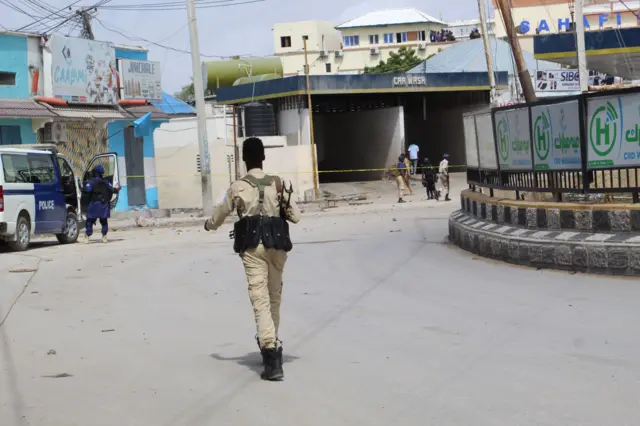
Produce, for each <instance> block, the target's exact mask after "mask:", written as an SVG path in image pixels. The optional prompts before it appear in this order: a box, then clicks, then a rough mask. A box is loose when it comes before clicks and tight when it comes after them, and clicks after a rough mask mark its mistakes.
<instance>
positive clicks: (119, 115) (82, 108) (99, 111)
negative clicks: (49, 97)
mask: <svg viewBox="0 0 640 426" xmlns="http://www.w3.org/2000/svg"><path fill="white" fill-rule="evenodd" d="M46 108H48V109H49V110H50V111H52V112H53V113H55V116H57V118H61V119H65V120H130V119H131V117H128V116H127V114H126V113H124V112H123V111H122V110H121V109H120V108H119V107H117V106H114V107H109V106H88V105H69V106H53V105H46Z"/></svg>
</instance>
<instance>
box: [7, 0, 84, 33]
mask: <svg viewBox="0 0 640 426" xmlns="http://www.w3.org/2000/svg"><path fill="white" fill-rule="evenodd" d="M81 1H82V0H77V1H75V2H74V3H71V4H69V5H67V6H64V7H62V8H60V9H58V10H57V11H56V13H55V14H56V15H58V14H59V13H60V12H62V11H63V10H65V9H71V8H72V7H73V6H75V5H76V4H78V3H80V2H81ZM58 16H60V15H58ZM54 20H55V19H54V18H48V19H47V21H48V22H49V23H50V22H52V21H54ZM42 21H43V20H42V19H35V20H34V21H33V22H32V23H30V24H27V25H24V26H22V27H20V28H18V29H17V30H16V31H24V30H26V29H28V28H30V27H33V26H36V25H38V24H42V23H43V22H42Z"/></svg>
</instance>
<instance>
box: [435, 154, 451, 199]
mask: <svg viewBox="0 0 640 426" xmlns="http://www.w3.org/2000/svg"><path fill="white" fill-rule="evenodd" d="M438 174H439V176H438V183H439V184H440V185H439V186H440V190H439V191H438V192H444V194H445V195H444V200H445V201H451V198H449V154H444V155H443V156H442V161H441V162H440V167H439V168H438ZM438 195H439V194H438Z"/></svg>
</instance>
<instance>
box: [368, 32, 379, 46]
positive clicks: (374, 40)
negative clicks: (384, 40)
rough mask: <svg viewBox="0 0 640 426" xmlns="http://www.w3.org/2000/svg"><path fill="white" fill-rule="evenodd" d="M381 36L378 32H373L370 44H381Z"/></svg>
mask: <svg viewBox="0 0 640 426" xmlns="http://www.w3.org/2000/svg"><path fill="white" fill-rule="evenodd" d="M379 43H380V36H378V34H373V35H370V36H369V44H379Z"/></svg>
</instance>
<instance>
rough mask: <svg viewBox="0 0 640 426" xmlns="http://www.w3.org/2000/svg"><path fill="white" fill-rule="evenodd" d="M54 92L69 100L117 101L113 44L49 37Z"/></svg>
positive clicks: (96, 102) (98, 102)
mask: <svg viewBox="0 0 640 426" xmlns="http://www.w3.org/2000/svg"><path fill="white" fill-rule="evenodd" d="M49 46H50V48H51V73H52V86H53V96H54V97H56V98H61V99H65V100H66V101H68V102H77V103H88V104H109V105H113V104H116V103H117V102H118V99H117V97H118V94H117V91H118V72H117V70H116V54H115V49H114V47H113V44H111V43H105V42H100V41H94V40H87V39H83V38H71V37H63V36H59V35H53V36H51V39H50V45H49Z"/></svg>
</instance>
